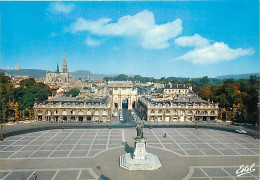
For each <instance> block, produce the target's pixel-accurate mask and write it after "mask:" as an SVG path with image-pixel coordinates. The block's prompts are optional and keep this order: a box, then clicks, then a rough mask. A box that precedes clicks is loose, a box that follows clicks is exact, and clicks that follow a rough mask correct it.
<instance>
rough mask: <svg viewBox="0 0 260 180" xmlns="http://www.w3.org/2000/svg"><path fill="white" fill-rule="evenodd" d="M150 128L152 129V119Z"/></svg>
mask: <svg viewBox="0 0 260 180" xmlns="http://www.w3.org/2000/svg"><path fill="white" fill-rule="evenodd" d="M150 129H152V120H150Z"/></svg>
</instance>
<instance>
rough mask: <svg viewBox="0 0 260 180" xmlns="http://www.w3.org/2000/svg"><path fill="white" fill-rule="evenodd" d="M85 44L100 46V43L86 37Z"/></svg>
mask: <svg viewBox="0 0 260 180" xmlns="http://www.w3.org/2000/svg"><path fill="white" fill-rule="evenodd" d="M86 44H87V45H88V46H99V45H100V44H101V42H100V41H98V40H95V39H92V38H90V37H88V38H87V40H86Z"/></svg>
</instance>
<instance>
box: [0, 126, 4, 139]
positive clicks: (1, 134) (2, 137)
mask: <svg viewBox="0 0 260 180" xmlns="http://www.w3.org/2000/svg"><path fill="white" fill-rule="evenodd" d="M0 140H1V141H3V140H4V136H3V124H1V132H0Z"/></svg>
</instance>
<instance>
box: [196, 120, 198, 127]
mask: <svg viewBox="0 0 260 180" xmlns="http://www.w3.org/2000/svg"><path fill="white" fill-rule="evenodd" d="M198 128H199V127H198V120H196V129H198Z"/></svg>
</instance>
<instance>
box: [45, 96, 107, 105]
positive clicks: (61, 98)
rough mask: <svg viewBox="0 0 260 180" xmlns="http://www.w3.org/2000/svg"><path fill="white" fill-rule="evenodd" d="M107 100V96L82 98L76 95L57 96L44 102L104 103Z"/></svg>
mask: <svg viewBox="0 0 260 180" xmlns="http://www.w3.org/2000/svg"><path fill="white" fill-rule="evenodd" d="M107 101H108V97H104V98H91V99H82V98H78V97H66V96H59V97H55V98H52V99H48V100H45V101H43V102H45V103H60V102H61V103H84V102H85V103H101V104H105V103H106V102H107Z"/></svg>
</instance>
